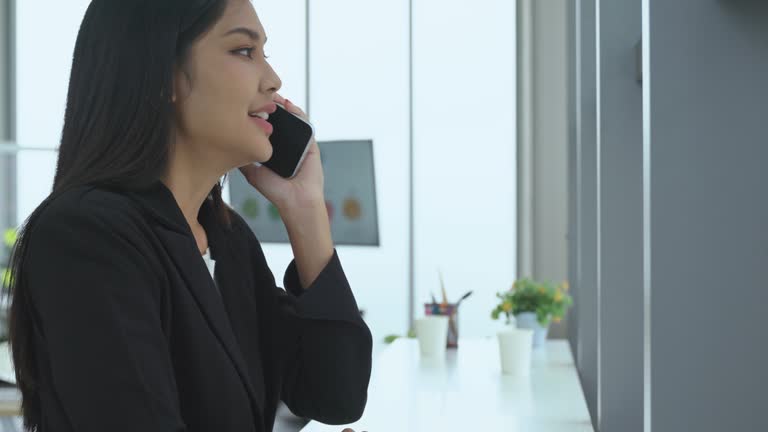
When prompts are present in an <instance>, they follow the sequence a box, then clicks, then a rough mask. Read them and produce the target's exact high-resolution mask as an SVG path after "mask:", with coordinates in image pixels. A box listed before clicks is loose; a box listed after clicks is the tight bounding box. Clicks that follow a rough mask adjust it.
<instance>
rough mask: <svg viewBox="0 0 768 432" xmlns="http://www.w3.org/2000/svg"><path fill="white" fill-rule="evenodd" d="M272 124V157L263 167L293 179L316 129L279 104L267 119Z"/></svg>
mask: <svg viewBox="0 0 768 432" xmlns="http://www.w3.org/2000/svg"><path fill="white" fill-rule="evenodd" d="M267 121H268V122H269V123H271V124H272V127H273V129H272V135H270V136H269V141H270V142H271V143H272V157H271V158H270V159H269V160H268V161H266V162H264V163H263V164H262V165H264V166H266V167H267V168H269V169H271V170H272V171H274V172H276V173H277V174H278V175H280V176H281V177H284V178H293V177H294V176H295V175H296V173H298V172H299V168H300V167H301V163H302V162H303V161H304V157H305V156H306V155H307V150H309V144H310V143H311V142H312V137H313V136H314V135H315V129H314V127H313V126H312V124H310V123H309V122H307V121H305V120H303V119H302V118H301V117H299V116H297V115H295V114H293V113H291V112H289V111H288V110H286V109H285V108H284V107H283V106H282V105H280V104H277V111H275V112H273V113H272V114H270V115H269V119H267Z"/></svg>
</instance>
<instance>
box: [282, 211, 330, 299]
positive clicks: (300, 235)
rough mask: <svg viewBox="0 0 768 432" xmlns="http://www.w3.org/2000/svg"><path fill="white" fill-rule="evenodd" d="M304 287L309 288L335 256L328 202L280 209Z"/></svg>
mask: <svg viewBox="0 0 768 432" xmlns="http://www.w3.org/2000/svg"><path fill="white" fill-rule="evenodd" d="M281 216H282V218H283V222H284V223H285V227H286V230H287V231H288V238H289V239H290V242H291V249H293V256H294V259H295V260H296V270H297V272H298V274H299V280H300V281H301V285H302V287H303V288H305V289H306V288H308V287H309V286H310V285H311V284H312V282H313V281H314V280H315V279H316V278H317V276H318V275H319V274H320V272H321V271H322V270H323V269H324V268H325V266H326V265H327V264H328V262H329V261H330V259H331V257H332V256H333V240H332V238H331V224H330V221H329V220H328V212H327V210H326V208H325V203H323V202H318V203H317V204H312V205H308V206H305V207H301V208H292V209H286V210H284V211H281Z"/></svg>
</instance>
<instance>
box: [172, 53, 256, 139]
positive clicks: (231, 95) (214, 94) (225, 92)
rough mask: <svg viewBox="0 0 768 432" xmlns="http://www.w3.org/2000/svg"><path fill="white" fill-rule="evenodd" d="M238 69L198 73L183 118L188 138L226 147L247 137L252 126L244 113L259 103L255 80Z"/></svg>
mask: <svg viewBox="0 0 768 432" xmlns="http://www.w3.org/2000/svg"><path fill="white" fill-rule="evenodd" d="M238 66H239V67H238ZM242 66H243V65H237V64H235V65H232V64H223V65H219V67H218V68H211V67H209V68H201V69H200V70H199V73H198V74H197V76H196V78H195V80H194V81H193V87H192V91H191V93H190V95H189V98H188V100H187V104H186V105H187V109H186V112H185V115H184V124H185V125H186V129H187V131H188V133H189V135H191V137H193V138H198V139H201V140H206V141H211V140H214V141H215V142H216V143H215V144H214V145H217V146H227V147H230V146H232V145H237V143H238V142H239V141H242V139H243V137H244V136H247V134H248V132H249V128H250V127H252V126H253V124H252V122H251V121H250V119H249V117H248V110H249V109H250V108H251V107H252V106H253V105H254V103H258V102H259V100H258V96H257V95H258V92H257V89H255V88H254V83H255V82H256V80H254V79H253V78H251V77H250V76H249V75H248V74H247V73H246V72H245V70H246V68H245V67H242ZM252 131H253V130H252V129H250V132H252ZM212 144H213V143H212Z"/></svg>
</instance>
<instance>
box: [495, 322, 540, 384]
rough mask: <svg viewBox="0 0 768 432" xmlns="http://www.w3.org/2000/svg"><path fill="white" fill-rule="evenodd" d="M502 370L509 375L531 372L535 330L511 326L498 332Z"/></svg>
mask: <svg viewBox="0 0 768 432" xmlns="http://www.w3.org/2000/svg"><path fill="white" fill-rule="evenodd" d="M498 337H499V353H500V354H501V372H502V373H503V374H507V375H516V376H529V375H530V374H531V348H532V347H533V330H530V329H516V328H509V329H505V330H502V331H500V332H499V333H498Z"/></svg>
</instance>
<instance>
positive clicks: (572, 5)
mask: <svg viewBox="0 0 768 432" xmlns="http://www.w3.org/2000/svg"><path fill="white" fill-rule="evenodd" d="M566 13H567V14H568V16H567V20H566V26H567V32H566V38H567V44H568V45H567V48H566V50H567V56H568V65H567V67H568V74H567V76H568V82H567V86H568V87H567V92H568V95H567V98H568V99H567V100H568V102H567V104H568V105H567V106H568V177H567V178H568V237H567V241H568V280H569V281H570V282H571V284H576V281H577V280H578V272H577V263H578V258H577V257H578V252H579V248H578V242H579V220H578V216H579V212H578V208H579V207H578V206H579V204H578V203H579V200H580V197H579V188H578V186H577V182H576V178H577V177H578V176H579V170H580V168H581V167H580V166H579V164H578V163H576V162H577V152H578V139H577V131H578V128H577V126H576V125H577V123H576V110H577V106H578V105H577V99H576V93H577V92H576V85H577V81H576V65H577V62H576V30H577V29H578V27H577V26H576V2H575V1H569V2H568V10H567V12H566ZM571 296H573V299H574V303H578V302H579V300H578V298H577V297H578V290H577V289H573V290H571ZM578 312H579V308H578V307H572V308H571V309H570V310H569V311H568V316H567V319H566V322H567V323H568V342H569V343H570V345H571V350H572V351H573V352H574V354H575V353H576V351H577V346H578V337H579V331H578V329H579V321H578V320H579V318H578V317H579V313H578Z"/></svg>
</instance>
